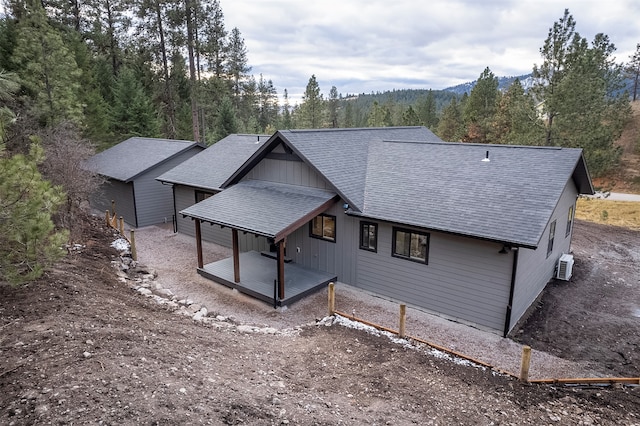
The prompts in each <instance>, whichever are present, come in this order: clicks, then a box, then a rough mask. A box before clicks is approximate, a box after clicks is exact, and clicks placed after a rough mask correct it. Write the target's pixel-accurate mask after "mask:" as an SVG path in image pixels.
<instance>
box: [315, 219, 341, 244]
mask: <svg viewBox="0 0 640 426" xmlns="http://www.w3.org/2000/svg"><path fill="white" fill-rule="evenodd" d="M309 235H311V236H312V237H313V238H320V239H321V240H327V241H331V242H334V243H335V242H336V217H335V216H331V215H328V214H324V213H323V214H320V215H318V216H316V217H314V218H313V220H312V221H311V222H310V230H309Z"/></svg>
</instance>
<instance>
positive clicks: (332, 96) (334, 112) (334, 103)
mask: <svg viewBox="0 0 640 426" xmlns="http://www.w3.org/2000/svg"><path fill="white" fill-rule="evenodd" d="M327 106H328V112H329V126H330V127H332V128H334V129H335V128H337V127H340V126H338V89H337V88H336V86H331V90H330V91H329V100H328V102H327Z"/></svg>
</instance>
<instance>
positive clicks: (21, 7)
mask: <svg viewBox="0 0 640 426" xmlns="http://www.w3.org/2000/svg"><path fill="white" fill-rule="evenodd" d="M2 1H3V6H4V11H5V14H4V15H2V16H0V102H1V104H0V163H1V164H0V166H1V167H0V228H1V229H0V246H1V247H3V248H2V249H1V250H2V253H0V255H1V256H0V257H1V259H2V260H0V268H2V270H0V276H1V277H3V278H4V279H6V280H9V281H12V282H18V281H22V280H24V279H28V278H31V277H34V276H37V275H39V274H40V273H41V272H42V265H43V264H45V263H46V261H48V260H50V259H53V258H55V257H56V256H59V255H60V253H59V250H58V249H59V247H60V245H61V243H62V242H63V241H68V240H69V238H73V233H74V220H75V218H76V216H77V214H78V212H79V211H80V208H81V204H82V201H83V200H86V199H87V196H88V194H89V193H90V192H91V191H92V190H94V189H95V188H96V187H97V185H99V184H100V178H99V177H98V176H87V175H86V172H84V171H83V170H82V168H81V167H80V164H81V163H82V161H83V160H84V159H86V158H87V157H88V156H90V155H91V154H92V153H93V152H95V151H96V150H98V151H99V150H102V149H105V148H108V147H109V146H112V145H114V144H116V143H118V142H121V141H123V140H125V139H127V138H129V137H132V136H143V137H162V138H169V139H186V140H195V141H200V142H203V143H205V144H208V145H211V144H213V143H215V142H216V141H218V140H220V139H221V138H223V137H225V136H227V135H229V134H231V133H261V134H272V133H274V132H275V131H276V130H278V129H286V128H331V127H381V126H399V125H403V126H404V125H410V126H413V125H422V126H426V127H428V128H429V129H431V130H432V131H433V132H434V133H436V134H437V135H438V136H439V137H440V138H442V139H443V140H445V141H451V142H468V143H469V142H470V143H499V144H520V145H549V146H566V147H581V148H583V149H584V153H585V158H586V159H587V163H588V166H589V169H590V172H591V174H592V175H594V176H597V175H600V174H602V173H605V172H606V171H608V170H610V169H612V168H614V167H615V166H616V164H617V161H618V158H619V150H618V149H617V148H616V146H615V144H614V141H615V140H616V139H617V137H619V135H620V133H621V131H622V128H623V126H624V123H625V122H626V120H628V117H629V115H630V99H631V97H633V99H635V95H636V93H635V92H636V90H637V81H638V74H639V72H640V44H639V45H638V50H637V52H636V54H635V55H633V57H631V58H629V62H628V63H627V64H617V63H615V62H614V60H613V56H612V55H613V53H614V52H615V45H614V44H613V43H612V42H611V41H610V40H609V37H608V36H607V35H605V34H598V35H596V36H595V37H594V39H593V40H592V41H591V42H589V41H587V40H586V39H585V38H583V37H581V36H580V34H579V33H578V32H577V30H576V22H575V20H574V19H573V17H572V15H571V14H570V13H569V11H568V10H566V11H565V13H564V15H563V16H562V17H561V18H560V19H559V20H558V21H556V22H555V23H554V24H553V25H552V27H550V28H549V34H548V37H547V39H546V40H543V41H542V47H541V48H540V54H541V61H540V65H534V66H533V68H532V77H531V78H532V81H533V83H532V84H531V86H530V87H529V86H527V87H524V86H523V85H522V83H521V82H520V81H519V80H518V79H515V80H514V81H513V82H512V83H511V84H510V85H509V86H508V87H507V88H505V89H502V88H499V85H498V78H497V77H496V76H495V75H494V74H493V72H492V71H491V70H490V69H489V68H488V67H487V68H485V69H484V70H482V71H481V72H480V73H479V77H478V79H477V80H476V82H475V85H474V86H473V89H471V91H470V92H468V93H467V92H465V93H463V94H461V95H459V94H456V93H455V92H453V91H435V90H429V89H424V90H397V91H392V92H383V93H371V94H359V95H352V94H346V95H343V94H341V93H340V92H339V90H338V88H336V87H335V86H334V87H331V88H329V91H328V94H324V93H322V91H321V88H320V86H319V84H318V81H317V78H316V76H315V75H312V76H310V78H309V81H308V83H307V86H306V90H305V93H304V95H303V98H302V100H301V102H300V103H299V104H295V105H291V104H290V102H289V100H288V95H287V89H286V88H284V89H282V92H280V93H279V92H278V90H277V89H276V85H275V84H274V82H273V81H271V80H268V79H265V78H263V76H262V75H253V74H251V70H252V67H251V66H250V61H249V52H248V51H247V48H246V46H245V43H244V39H243V37H242V33H241V30H240V29H239V28H231V29H228V28H227V27H226V26H225V22H224V13H223V10H222V9H221V7H220V4H219V2H218V1H217V0H2ZM629 78H631V79H633V80H634V81H635V82H636V85H635V86H634V87H633V90H632V92H633V93H628V92H627V91H624V90H622V89H623V88H624V80H625V79H627V80H628V79H629ZM25 218H28V220H27V219H25ZM70 235H71V236H70Z"/></svg>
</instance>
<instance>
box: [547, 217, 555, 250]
mask: <svg viewBox="0 0 640 426" xmlns="http://www.w3.org/2000/svg"><path fill="white" fill-rule="evenodd" d="M555 237H556V221H555V220H554V221H553V222H551V225H549V244H548V245H547V257H549V255H550V254H551V252H552V251H553V239H554V238H555Z"/></svg>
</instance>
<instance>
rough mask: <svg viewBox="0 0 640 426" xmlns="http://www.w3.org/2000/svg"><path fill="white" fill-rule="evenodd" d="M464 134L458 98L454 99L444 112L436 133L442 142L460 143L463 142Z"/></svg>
mask: <svg viewBox="0 0 640 426" xmlns="http://www.w3.org/2000/svg"><path fill="white" fill-rule="evenodd" d="M464 132H465V129H464V124H463V122H462V111H461V108H460V104H459V103H458V101H457V100H456V98H452V99H451V102H450V103H449V105H447V106H446V107H445V108H444V109H443V110H442V116H441V117H440V121H439V122H438V129H437V132H436V133H437V135H438V137H440V139H442V140H445V141H450V142H458V141H461V140H462V137H463V136H464Z"/></svg>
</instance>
